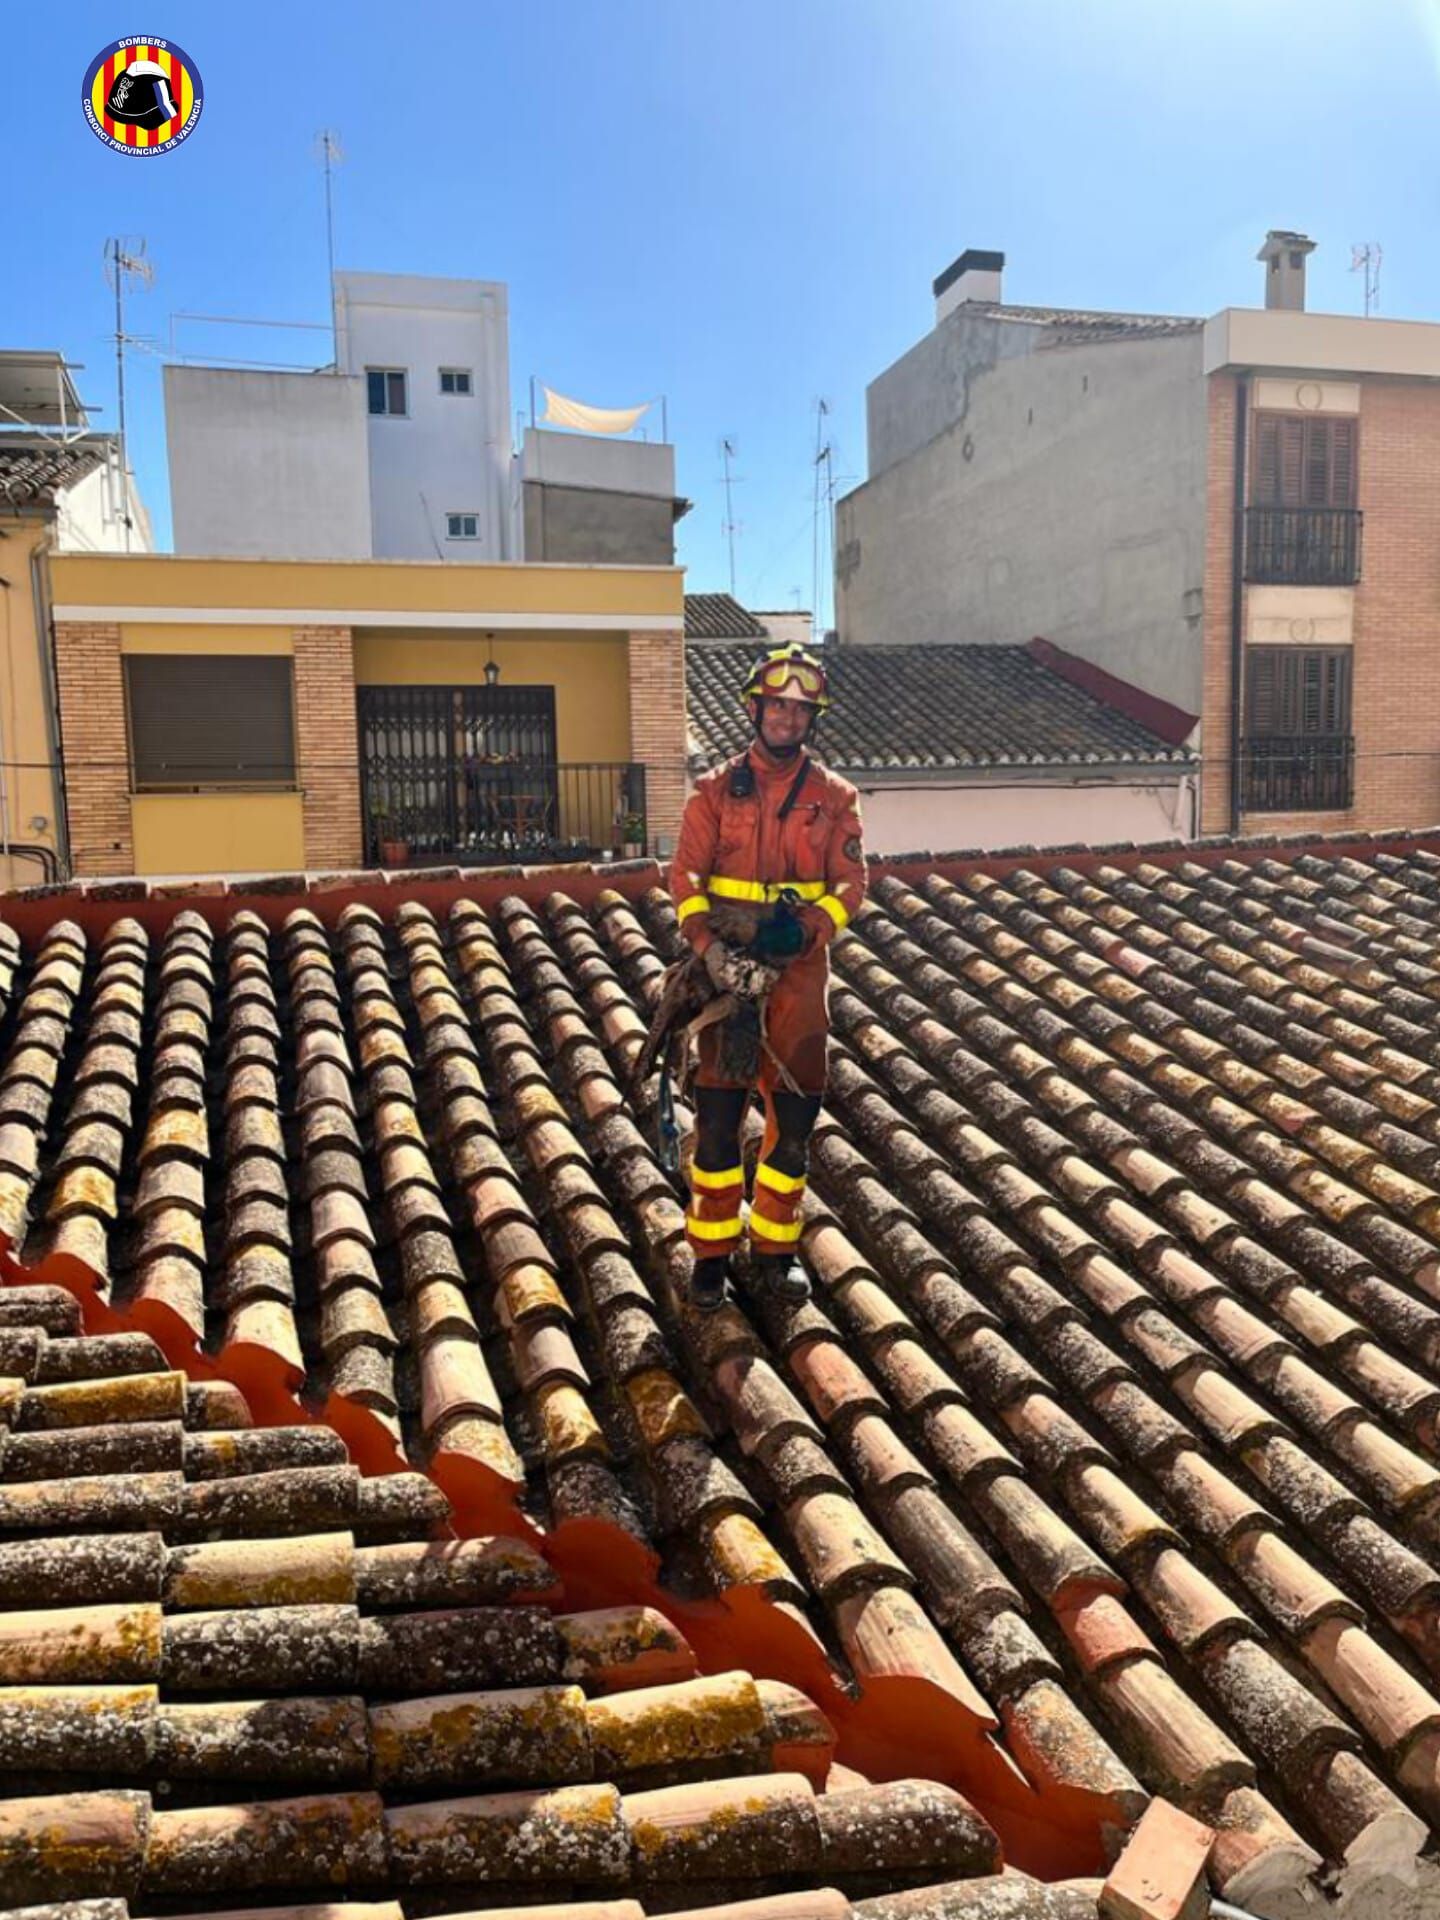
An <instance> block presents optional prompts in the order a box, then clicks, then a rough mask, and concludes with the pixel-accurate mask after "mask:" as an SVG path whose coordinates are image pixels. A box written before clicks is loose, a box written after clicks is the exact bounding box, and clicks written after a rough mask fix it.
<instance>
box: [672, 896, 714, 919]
mask: <svg viewBox="0 0 1440 1920" xmlns="http://www.w3.org/2000/svg"><path fill="white" fill-rule="evenodd" d="M709 911H710V896H709V894H708V893H689V894H687V895H686V896H685V898H684V899H683V900H682V901H681V902H680V904H679V906H678V907H676V909H675V913H676V916H677V917H678V918H679V919H680V920H681V921H685V920H688V919H689V918H690V916H691V914H692V913H708V912H709Z"/></svg>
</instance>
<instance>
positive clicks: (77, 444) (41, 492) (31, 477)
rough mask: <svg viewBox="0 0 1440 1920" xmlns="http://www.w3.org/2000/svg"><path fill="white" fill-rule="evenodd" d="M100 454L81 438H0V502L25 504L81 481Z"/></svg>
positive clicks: (89, 471)
mask: <svg viewBox="0 0 1440 1920" xmlns="http://www.w3.org/2000/svg"><path fill="white" fill-rule="evenodd" d="M103 459H104V455H103V453H102V452H101V451H100V449H99V448H97V447H95V446H93V445H87V444H86V443H85V442H83V441H72V442H71V443H70V444H69V445H68V446H67V445H65V444H63V443H61V442H59V441H54V440H46V439H42V438H40V437H39V436H38V435H34V434H31V435H27V436H26V437H25V438H23V439H21V438H18V437H17V438H14V439H10V440H0V505H6V506H12V507H28V506H30V505H32V504H33V503H34V502H35V501H37V500H41V499H45V498H49V497H51V496H53V495H54V494H56V493H59V492H61V491H62V490H63V489H64V488H66V487H72V486H74V484H75V482H76V481H77V480H83V479H84V477H85V475H86V474H87V473H93V472H94V471H95V469H96V468H97V467H98V466H100V465H101V463H102V461H103Z"/></svg>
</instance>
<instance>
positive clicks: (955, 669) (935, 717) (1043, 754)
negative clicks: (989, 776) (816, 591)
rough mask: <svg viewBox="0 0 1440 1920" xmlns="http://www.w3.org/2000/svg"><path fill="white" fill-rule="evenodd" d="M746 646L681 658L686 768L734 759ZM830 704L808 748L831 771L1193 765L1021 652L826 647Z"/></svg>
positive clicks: (741, 727) (1027, 649)
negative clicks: (692, 762) (690, 762)
mask: <svg viewBox="0 0 1440 1920" xmlns="http://www.w3.org/2000/svg"><path fill="white" fill-rule="evenodd" d="M754 657H755V650H754V648H753V647H749V646H742V645H734V646H710V647H694V648H690V649H689V650H687V652H686V655H685V673H686V686H687V691H688V696H689V707H690V739H691V751H692V754H693V756H694V758H695V759H696V760H697V761H699V762H701V763H703V764H705V765H707V766H708V765H713V764H714V763H715V762H716V761H718V760H721V759H724V758H725V756H726V755H728V754H733V753H739V752H740V751H741V750H742V749H743V748H744V746H745V745H746V743H747V741H748V740H749V738H750V722H749V720H748V718H747V716H746V713H745V710H744V708H743V707H742V706H741V704H740V698H739V692H740V688H741V687H742V686H743V684H744V681H745V675H746V673H747V672H748V670H749V667H750V665H751V663H752V661H753V660H754ZM826 667H827V670H828V673H829V679H830V693H831V699H832V701H833V705H832V706H831V708H830V710H829V712H828V713H826V715H825V717H824V721H823V723H822V726H821V730H820V733H819V735H818V736H817V738H818V750H819V752H820V754H821V756H822V758H823V759H825V760H826V761H827V762H828V763H829V764H831V765H833V766H835V767H836V768H838V769H841V770H842V771H846V772H850V771H855V772H860V771H872V772H881V771H884V772H894V771H903V770H905V769H907V768H913V769H925V770H931V769H935V770H939V769H943V768H946V767H956V768H960V767H1013V766H1053V765H1061V766H1101V765H1113V764H1116V763H1141V764H1147V765H1148V764H1156V763H1164V762H1172V763H1177V764H1179V763H1184V762H1187V761H1188V760H1190V759H1191V758H1192V757H1193V756H1192V755H1191V754H1190V752H1189V750H1188V749H1187V748H1185V747H1183V746H1178V745H1175V744H1172V743H1171V742H1170V741H1167V740H1164V739H1162V738H1160V737H1159V735H1158V734H1157V733H1155V732H1154V731H1153V730H1152V729H1151V728H1150V727H1147V726H1145V725H1143V724H1142V723H1141V722H1139V721H1138V720H1136V719H1133V718H1132V717H1131V716H1130V715H1129V714H1126V713H1124V712H1121V711H1120V709H1119V708H1117V707H1114V706H1111V705H1109V704H1107V703H1106V702H1105V701H1103V700H1100V699H1097V698H1096V697H1095V696H1094V695H1093V694H1091V693H1089V692H1087V691H1086V690H1085V689H1084V688H1083V687H1080V686H1077V685H1076V684H1075V683H1074V682H1073V681H1072V680H1070V679H1067V678H1064V677H1062V676H1061V675H1060V674H1059V673H1057V672H1055V671H1054V670H1052V668H1051V667H1050V666H1048V665H1047V664H1046V663H1045V661H1044V659H1043V658H1042V657H1041V651H1040V650H1037V648H1036V647H1035V646H1034V645H1031V646H1021V647H981V646H949V645H937V646H919V645H915V646H895V647H888V646H887V647H880V646H874V647H832V648H831V649H830V651H829V652H828V653H827V655H826Z"/></svg>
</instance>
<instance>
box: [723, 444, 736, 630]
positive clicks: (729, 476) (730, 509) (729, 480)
mask: <svg viewBox="0 0 1440 1920" xmlns="http://www.w3.org/2000/svg"><path fill="white" fill-rule="evenodd" d="M720 458H721V459H722V460H723V461H724V463H725V539H726V542H727V544H728V546H729V548H730V598H731V599H732V600H733V599H734V598H735V535H736V534H737V533H738V532H739V530H740V529H739V527H738V526H737V525H736V522H735V504H734V499H733V496H732V495H731V492H730V489H731V488H732V487H734V486H738V485H739V482H740V476H739V475H738V474H733V473H731V471H730V462H731V461H732V460H733V459H734V458H735V441H734V438H733V436H732V435H730V434H728V433H727V434H726V436H725V438H724V439H723V440H722V441H721V442H720Z"/></svg>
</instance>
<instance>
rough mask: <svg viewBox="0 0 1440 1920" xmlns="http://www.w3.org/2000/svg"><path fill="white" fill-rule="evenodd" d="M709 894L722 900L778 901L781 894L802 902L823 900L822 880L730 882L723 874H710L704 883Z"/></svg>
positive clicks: (823, 885)
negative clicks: (717, 895)
mask: <svg viewBox="0 0 1440 1920" xmlns="http://www.w3.org/2000/svg"><path fill="white" fill-rule="evenodd" d="M705 884H706V886H707V887H708V888H709V889H710V891H711V893H717V894H719V896H720V898H721V899H722V900H756V901H760V902H762V903H764V902H767V901H771V900H778V899H779V898H780V896H781V894H782V893H793V894H797V895H798V896H799V898H800V899H802V900H823V899H824V897H825V882H824V881H823V880H731V879H729V878H728V877H727V876H726V875H724V874H712V875H711V876H710V878H709V879H708V880H707V881H706V882H705Z"/></svg>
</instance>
